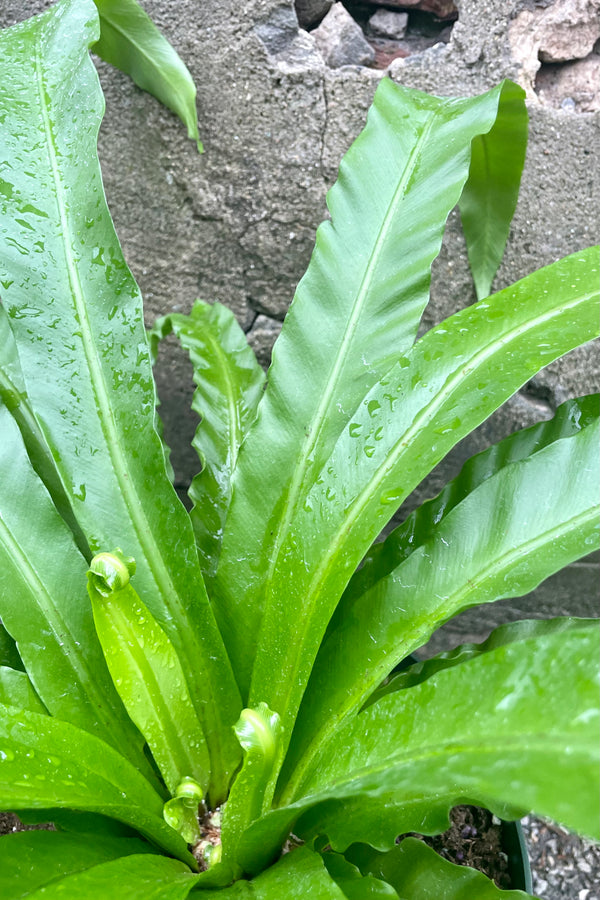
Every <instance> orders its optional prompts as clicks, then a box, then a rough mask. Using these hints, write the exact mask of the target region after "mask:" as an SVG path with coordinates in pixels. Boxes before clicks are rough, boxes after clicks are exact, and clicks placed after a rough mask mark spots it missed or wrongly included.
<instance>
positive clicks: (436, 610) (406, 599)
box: [286, 396, 600, 768]
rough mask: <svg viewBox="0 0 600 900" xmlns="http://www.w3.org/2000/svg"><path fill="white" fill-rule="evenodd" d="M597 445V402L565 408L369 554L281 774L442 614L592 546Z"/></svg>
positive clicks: (491, 455)
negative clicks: (369, 557)
mask: <svg viewBox="0 0 600 900" xmlns="http://www.w3.org/2000/svg"><path fill="white" fill-rule="evenodd" d="M599 438H600V422H599V409H598V397H597V396H596V397H590V398H585V400H584V401H578V402H575V403H568V404H566V405H565V408H562V409H561V410H559V412H558V413H557V415H556V416H555V418H554V419H552V420H551V421H550V422H546V423H544V425H543V426H535V427H534V428H533V429H527V430H526V431H525V432H517V434H514V435H511V436H510V437H509V438H507V439H505V440H504V441H503V442H502V444H500V445H498V446H497V447H495V448H493V450H491V451H486V452H485V453H484V454H482V458H481V459H478V458H475V459H473V460H471V461H470V463H469V464H467V466H465V470H464V471H463V472H461V474H460V475H459V476H458V478H457V479H456V480H455V481H454V482H453V483H452V484H451V485H448V487H447V488H446V490H445V492H444V495H440V497H438V498H436V499H435V500H433V501H431V502H430V503H429V504H425V505H424V506H423V507H421V508H420V509H418V510H417V511H416V513H414V514H413V516H411V517H410V519H409V520H407V522H405V523H404V524H403V525H401V526H400V527H399V528H398V529H397V530H395V531H393V532H392V533H391V534H390V536H389V537H388V538H387V540H386V541H385V542H384V543H382V544H380V545H378V546H377V547H376V548H375V551H374V553H373V556H372V557H371V559H370V560H369V561H367V563H366V565H365V566H364V567H363V569H361V570H360V572H359V573H358V574H357V578H356V584H354V585H353V584H352V583H351V584H350V585H349V588H348V590H347V592H346V594H345V596H344V597H343V599H342V601H341V602H340V604H339V606H338V608H337V610H336V613H335V615H334V617H333V619H332V622H331V623H330V628H329V633H328V635H327V637H326V639H325V640H324V641H323V644H322V645H321V648H320V650H319V654H318V657H317V659H316V661H315V665H314V667H313V670H312V674H311V680H310V683H309V686H308V688H307V691H306V694H305V696H304V700H303V704H302V710H301V713H300V716H299V717H298V720H297V722H296V731H295V738H296V741H295V744H294V748H293V752H292V753H290V754H289V755H288V759H287V760H286V763H287V767H288V768H290V767H291V766H292V765H293V764H294V759H299V758H300V757H302V758H303V765H304V766H306V765H307V764H308V761H309V758H310V756H311V755H312V754H313V753H315V752H317V751H318V747H319V746H320V745H321V743H322V742H323V740H325V739H326V735H331V734H332V733H333V732H334V731H335V730H336V729H337V728H338V727H339V724H340V721H342V720H343V719H344V718H345V717H346V716H348V715H352V714H354V713H356V712H358V711H359V710H360V708H361V706H362V705H363V703H364V702H365V701H366V700H367V699H368V697H369V695H370V694H371V693H372V691H373V690H375V688H376V687H377V685H378V684H380V682H381V681H382V680H383V679H384V678H385V677H386V676H387V675H388V673H389V672H390V671H391V669H392V668H393V667H394V666H395V665H396V664H397V663H399V662H400V661H401V660H402V659H404V658H405V657H406V656H408V655H409V654H410V653H411V652H412V651H413V650H416V649H418V648H419V647H420V646H422V645H423V643H425V642H426V641H427V639H428V637H429V636H430V634H431V633H432V631H433V630H434V629H435V628H437V627H439V626H440V625H442V624H443V623H444V622H446V621H447V620H448V619H449V618H451V617H452V616H453V615H456V614H457V613H459V612H461V611H462V610H463V609H466V608H467V607H468V606H473V605H475V604H481V603H490V602H493V601H494V600H500V599H502V598H504V597H519V596H523V595H524V594H527V593H528V592H529V591H531V590H533V589H534V588H535V587H537V585H538V584H539V583H540V582H541V581H542V580H543V579H544V578H547V577H548V576H549V575H552V574H553V573H554V572H556V571H558V570H559V569H561V568H562V567H563V566H565V565H567V564H568V563H570V562H572V561H573V560H576V559H578V558H579V556H580V555H581V548H582V547H586V546H588V547H589V548H590V549H593V548H594V547H595V546H597V544H598V530H599V526H600V520H599V516H598V510H599V508H600V483H599V480H598V472H597V460H598V445H599ZM519 456H520V457H521V458H519ZM494 466H498V468H497V470H496V471H494ZM484 474H485V480H483V481H482V482H481V483H477V482H478V481H479V479H482V478H483V476H484ZM474 481H475V483H474ZM459 497H460V500H459ZM505 497H511V498H512V502H511V503H510V504H507V503H506V502H505V501H504V498H505ZM490 510H494V511H495V514H494V516H493V518H491V517H490ZM433 523H435V526H434V527H432V526H433ZM378 575H379V577H377V576H378ZM369 582H370V584H369V587H368V588H366V589H365V585H366V584H368V583H369ZM361 585H362V586H363V590H362V591H361ZM365 634H366V635H368V640H365V639H364V636H365Z"/></svg>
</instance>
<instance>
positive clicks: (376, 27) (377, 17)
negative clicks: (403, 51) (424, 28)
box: [369, 9, 408, 40]
mask: <svg viewBox="0 0 600 900" xmlns="http://www.w3.org/2000/svg"><path fill="white" fill-rule="evenodd" d="M407 25H408V13H404V12H394V11H393V10H391V9H378V10H377V12H376V13H373V15H372V16H371V18H370V19H369V31H370V32H371V34H374V35H375V36H376V37H383V38H391V39H392V40H400V39H401V38H403V37H404V35H405V34H406V26H407Z"/></svg>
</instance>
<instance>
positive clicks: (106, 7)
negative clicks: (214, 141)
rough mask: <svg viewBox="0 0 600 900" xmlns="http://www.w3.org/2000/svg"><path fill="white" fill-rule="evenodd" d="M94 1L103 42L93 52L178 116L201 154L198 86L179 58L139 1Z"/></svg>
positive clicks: (98, 43) (99, 42) (94, 46)
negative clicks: (197, 104)
mask: <svg viewBox="0 0 600 900" xmlns="http://www.w3.org/2000/svg"><path fill="white" fill-rule="evenodd" d="M94 2H95V4H96V6H97V7H98V13H99V16H100V40H98V41H97V42H96V43H95V44H94V45H93V47H92V49H93V51H94V53H97V54H98V56H101V57H102V59H103V60H105V61H106V62H108V63H110V64H111V65H113V66H116V67H117V69H120V70H121V71H122V72H125V73H126V74H127V75H129V76H131V78H132V79H133V80H134V81H135V83H136V84H137V86H138V87H140V88H142V90H144V91H148V93H149V94H152V95H153V96H154V97H156V98H157V100H160V102H161V103H164V105H165V106H167V107H168V108H169V109H171V110H172V111H173V112H174V113H176V114H177V115H178V116H179V118H180V119H181V121H182V122H183V124H184V125H185V126H186V128H187V132H188V137H190V138H192V140H194V141H196V145H197V147H198V152H199V153H202V150H203V148H202V142H201V141H200V136H199V134H198V113H197V111H196V85H195V84H194V81H193V79H192V76H191V75H190V73H189V71H188V69H187V67H186V65H185V64H184V63H183V61H182V60H181V58H180V57H179V55H178V54H177V53H176V51H175V50H174V49H173V47H172V46H171V44H170V43H169V42H168V41H167V39H166V38H165V37H164V36H163V35H162V34H161V32H160V31H159V30H158V28H157V27H156V25H155V24H154V22H153V21H152V19H151V18H150V17H149V16H148V14H147V13H146V12H144V10H143V9H142V8H141V6H140V5H139V4H138V3H137V2H136V0H94Z"/></svg>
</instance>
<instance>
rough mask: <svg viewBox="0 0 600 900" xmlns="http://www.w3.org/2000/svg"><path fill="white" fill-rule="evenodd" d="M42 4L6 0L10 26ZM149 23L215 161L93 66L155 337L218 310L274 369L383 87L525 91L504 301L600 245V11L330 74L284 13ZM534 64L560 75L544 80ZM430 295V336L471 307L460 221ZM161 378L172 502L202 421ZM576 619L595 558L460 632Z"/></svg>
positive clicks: (192, 2) (508, 16) (240, 5)
mask: <svg viewBox="0 0 600 900" xmlns="http://www.w3.org/2000/svg"><path fill="white" fill-rule="evenodd" d="M394 3H395V0H390V5H394ZM434 3H435V0H434ZM48 5H50V4H49V3H48V2H45V0H31V2H26V0H0V25H1V26H5V25H9V24H12V23H13V22H15V21H18V20H20V19H23V18H25V17H27V16H29V15H31V14H33V13H35V12H38V11H40V10H42V9H43V8H45V7H46V6H48ZM143 5H144V7H145V8H146V9H147V11H148V12H149V13H150V15H151V16H152V17H153V18H154V20H155V21H156V23H157V24H158V25H159V27H160V28H161V29H162V30H163V32H164V33H165V35H166V36H167V37H168V38H169V40H170V41H171V42H172V44H173V45H174V46H175V47H176V49H177V50H178V51H179V53H180V55H181V56H182V57H183V59H184V60H185V62H186V64H187V65H188V67H189V69H190V70H191V72H192V75H193V76H194V79H195V81H196V84H197V87H198V110H199V118H200V130H201V135H202V139H203V141H204V146H205V151H206V152H205V153H204V155H202V156H199V155H198V154H197V153H196V150H195V147H194V144H193V143H192V142H191V141H188V140H187V139H186V136H185V129H184V128H183V127H182V126H181V125H180V123H179V122H178V120H177V119H176V118H175V117H174V116H173V115H172V114H171V113H169V112H168V111H167V110H165V109H164V108H162V107H161V106H160V105H159V104H158V102H156V101H155V100H154V99H153V98H152V97H150V96H149V95H148V94H144V93H143V92H141V91H140V90H138V89H137V88H136V87H135V86H134V85H133V84H132V83H131V82H130V81H129V79H127V78H126V77H125V76H123V75H121V74H120V73H119V72H116V71H115V70H112V69H110V68H109V67H108V66H106V65H104V64H103V63H101V62H99V64H98V67H99V70H100V77H101V81H102V85H103V88H104V90H105V93H106V99H107V112H106V117H105V121H104V124H103V126H102V130H101V136H100V158H101V162H102V167H103V172H104V177H105V183H106V191H107V196H108V200H109V205H110V208H111V211H112V214H113V217H114V220H115V224H116V227H117V231H118V233H119V236H120V239H121V241H122V244H123V248H124V251H125V255H126V258H127V260H128V263H129V265H130V267H131V268H132V270H133V272H134V275H135V276H136V278H137V280H138V282H139V283H140V285H141V288H142V290H143V293H144V296H145V300H146V311H147V322H148V324H151V323H152V322H153V321H154V318H155V317H156V316H157V315H160V314H163V313H165V312H167V311H187V310H188V309H189V308H190V306H191V304H192V302H193V300H194V298H195V297H197V296H200V297H202V298H203V299H205V300H209V301H212V300H220V301H221V302H222V303H225V304H227V305H228V306H230V307H231V308H232V309H233V310H234V312H235V314H236V316H237V317H238V320H239V321H240V323H241V324H242V326H243V327H244V328H245V330H246V331H247V333H248V338H249V340H250V342H251V344H252V345H253V347H254V348H255V350H256V352H257V353H258V355H259V358H260V359H261V361H262V362H264V363H266V362H267V361H268V358H269V354H270V348H271V346H272V343H273V340H274V339H275V337H276V335H277V333H278V331H279V328H280V322H281V319H282V318H283V316H284V313H285V310H286V308H287V305H288V303H289V301H290V299H291V297H292V295H293V292H294V287H295V285H296V283H297V282H298V280H299V278H300V277H301V275H302V273H303V271H304V269H305V267H306V265H307V263H308V260H309V257H310V253H311V248H312V242H313V239H314V233H315V229H316V227H317V225H318V223H319V221H320V220H321V219H322V218H323V217H324V215H325V194H326V191H327V189H328V187H329V186H330V185H331V184H332V183H333V180H334V179H335V175H336V169H337V165H338V163H339V159H340V157H341V155H342V154H343V152H344V151H345V150H346V149H347V147H348V146H349V145H350V143H351V142H352V140H353V139H354V137H355V136H356V135H357V134H358V132H359V131H360V129H361V127H362V125H363V124H364V121H365V117H366V112H367V109H368V106H369V104H370V101H371V99H372V96H373V93H374V91H375V88H376V86H377V84H378V82H379V80H380V79H381V77H382V76H383V75H384V74H389V75H391V77H392V78H393V79H394V80H396V81H397V82H399V83H402V84H405V85H408V86H411V87H414V88H419V89H422V90H428V91H431V92H433V93H437V94H442V95H444V94H467V95H471V94H475V93H477V92H480V91H482V90H485V89H487V88H489V87H491V86H492V85H494V84H496V83H497V82H498V81H499V80H500V79H502V78H504V77H509V78H512V79H514V80H516V81H518V82H519V83H520V84H522V85H523V86H524V87H525V88H526V89H527V91H528V95H529V113H530V119H531V131H530V143H529V149H528V156H527V164H526V170H525V173H524V178H523V187H522V193H521V199H520V201H519V206H518V209H517V213H516V216H515V219H514V223H513V226H512V229H511V237H510V241H509V246H508V249H507V253H506V257H505V260H504V262H503V264H502V267H501V269H500V272H499V274H498V277H497V280H496V283H495V286H494V287H495V288H496V289H498V288H501V287H502V286H504V285H506V284H508V283H510V282H512V281H514V280H515V279H517V278H519V277H521V276H523V275H525V274H527V273H528V272H530V271H531V270H533V269H535V268H538V267H540V266H541V265H544V264H546V263H549V262H552V261H553V260H555V259H557V258H559V257H560V256H563V255H565V254H567V253H569V252H572V251H575V250H578V249H581V248H582V247H584V246H588V245H589V244H591V243H594V242H597V240H598V234H599V224H600V214H599V212H600V211H599V207H600V174H599V173H600V127H599V125H600V112H599V111H598V110H599V109H600V90H599V85H598V83H599V82H600V56H599V55H598V43H597V39H598V36H599V35H600V15H599V2H598V0H456V7H457V9H458V20H457V21H455V22H454V23H453V24H452V23H450V25H449V27H447V28H446V31H445V35H443V36H444V37H445V38H446V39H448V38H449V41H448V42H447V43H438V44H436V45H434V46H432V47H430V48H428V49H425V50H422V51H421V52H416V53H413V54H412V55H409V56H407V57H405V58H397V59H395V60H394V61H393V62H392V63H391V65H390V67H389V69H388V70H387V71H386V72H384V71H383V70H381V69H380V70H376V69H373V68H370V67H366V66H362V65H346V66H343V67H341V68H332V67H331V66H330V65H328V64H327V63H326V62H325V59H324V57H323V55H322V53H321V51H320V50H319V49H318V47H317V43H316V40H315V36H314V34H313V33H308V32H307V31H306V30H304V29H302V28H300V26H299V24H298V20H297V17H296V13H295V10H294V3H293V0H204V2H200V0H145V2H144V3H143ZM408 5H409V4H408ZM446 5H448V4H446ZM359 12H360V8H359ZM450 27H451V33H450ZM430 43H431V41H430ZM594 44H596V50H594V49H593V48H594ZM417 45H418V41H417ZM540 56H541V57H543V58H544V59H546V60H548V59H549V60H551V62H550V63H548V62H545V63H544V64H543V66H542V64H541V63H540V59H539V57H540ZM557 58H558V59H560V62H556V61H552V60H556V59H557ZM574 60H575V61H574ZM432 293H433V299H432V303H431V306H430V309H429V310H428V312H427V313H426V324H427V325H431V324H433V323H434V322H436V321H439V320H440V319H441V318H443V317H444V316H446V315H448V314H450V313H451V312H453V311H455V310H456V309H457V308H458V307H460V306H463V305H466V304H468V303H470V302H472V301H473V299H474V294H473V290H472V287H471V282H470V278H469V274H468V268H467V263H466V255H465V248H464V243H463V241H462V238H461V235H460V231H459V229H458V225H457V220H456V217H455V216H452V217H451V220H450V227H449V230H448V234H447V238H446V240H445V242H444V247H443V250H442V253H441V255H440V257H439V259H438V260H437V261H436V263H435V266H434V277H433V292H432ZM157 380H158V386H159V393H160V396H161V399H162V406H161V413H162V416H163V418H164V420H165V427H166V434H167V438H168V441H169V443H170V445H171V446H172V447H173V457H172V459H173V463H174V468H175V473H176V481H177V485H178V486H180V487H184V486H185V485H186V484H187V483H188V482H189V480H190V478H191V477H192V475H193V474H194V472H195V471H196V469H197V462H196V459H195V456H194V453H193V451H192V450H191V449H190V448H189V441H190V438H191V435H192V434H193V431H194V428H195V425H196V420H195V417H194V416H193V415H192V414H191V413H190V412H189V405H190V401H191V394H192V384H191V377H190V370H189V366H188V364H187V362H186V360H185V358H184V357H183V355H182V354H180V353H178V352H177V350H176V348H175V347H174V345H172V344H168V345H167V346H166V347H165V350H164V352H163V354H162V356H161V360H160V364H159V366H158V370H157ZM599 382H600V362H599V358H598V348H597V347H593V346H591V345H590V346H588V347H585V348H582V349H581V350H579V351H577V352H575V353H573V354H571V355H570V356H569V357H567V358H565V359H563V360H561V361H559V362H557V363H554V364H552V365H551V366H549V367H548V369H546V370H545V371H544V372H543V373H541V374H540V375H539V376H538V377H536V378H535V379H534V380H533V381H532V382H531V383H530V384H528V385H527V386H526V387H525V389H524V390H523V391H521V392H520V394H518V395H517V396H516V397H515V398H513V399H512V400H511V401H510V402H509V403H508V404H507V405H506V406H505V407H504V408H503V410H501V411H499V412H498V413H497V414H496V415H495V416H493V417H492V419H490V420H489V421H488V422H487V423H486V424H485V425H484V426H482V427H481V428H480V429H479V430H478V432H476V433H475V435H473V436H472V437H471V438H470V439H468V440H467V441H466V442H464V444H463V445H461V446H460V447H458V448H457V450H456V451H455V452H454V453H453V454H452V455H451V457H450V458H449V459H448V460H446V461H445V462H444V464H443V465H442V466H440V469H439V471H437V472H436V473H434V475H433V477H432V479H430V480H429V482H428V483H427V484H426V485H425V486H424V488H423V489H422V490H421V491H420V494H419V496H420V498H421V499H422V498H423V497H424V496H428V495H432V494H433V493H435V492H436V490H437V489H439V487H441V485H442V484H443V483H444V482H445V481H446V480H447V478H448V477H450V476H451V475H452V474H454V473H455V472H456V471H457V470H458V468H459V467H460V464H461V462H462V460H464V459H465V458H466V457H467V456H469V455H470V454H471V453H472V452H474V450H477V449H480V448H482V447H484V446H486V445H487V444H488V443H490V442H492V441H495V440H497V439H499V438H500V437H502V436H504V435H505V434H508V433H509V432H510V431H513V430H514V429H516V428H519V427H523V426H525V425H527V424H530V423H532V422H534V421H536V420H538V419H539V418H542V417H549V416H550V415H551V414H552V410H553V409H554V408H555V407H556V406H557V405H558V404H559V403H560V402H562V401H563V400H564V399H566V398H567V397H570V396H575V395H577V394H580V393H587V392H589V391H591V390H598V389H599ZM412 502H414V499H413V501H412ZM569 612H570V613H575V614H588V615H590V614H596V613H597V580H596V573H595V571H594V567H593V565H592V562H591V561H590V560H587V561H583V562H580V563H578V564H577V565H575V566H573V567H571V568H570V569H569V570H568V571H567V572H566V573H562V574H560V575H558V576H556V577H555V578H553V579H550V580H549V581H548V582H546V583H545V584H544V585H543V586H541V588H540V589H538V591H537V592H535V594H534V595H532V596H531V597H529V598H525V599H524V600H520V601H510V602H504V603H502V604H496V605H495V606H494V607H486V608H485V610H484V611H483V614H479V613H478V612H477V611H471V612H469V613H467V614H465V617H464V618H461V619H460V620H458V625H455V626H454V630H455V631H456V629H460V630H461V632H462V633H463V634H467V635H472V636H475V635H481V634H482V633H486V632H487V631H488V630H489V629H490V628H491V627H492V626H493V625H494V624H496V622H497V621H500V619H501V618H504V619H506V618H513V617H515V616H518V617H520V616H522V615H539V614H542V615H548V614H552V613H569ZM451 637H452V636H451Z"/></svg>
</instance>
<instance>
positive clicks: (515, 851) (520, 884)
mask: <svg viewBox="0 0 600 900" xmlns="http://www.w3.org/2000/svg"><path fill="white" fill-rule="evenodd" d="M502 846H503V848H504V852H505V853H506V855H507V857H508V873H509V875H510V880H511V889H512V890H513V891H526V893H528V894H530V893H531V891H532V885H531V866H530V865H529V854H528V853H527V843H526V841H525V835H524V834H523V829H522V828H521V823H520V822H502Z"/></svg>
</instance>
